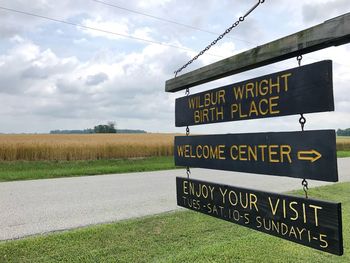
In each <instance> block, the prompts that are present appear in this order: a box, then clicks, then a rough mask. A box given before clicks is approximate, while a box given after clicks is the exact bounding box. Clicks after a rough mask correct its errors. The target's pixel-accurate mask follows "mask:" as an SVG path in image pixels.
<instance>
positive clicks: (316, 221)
mask: <svg viewBox="0 0 350 263" xmlns="http://www.w3.org/2000/svg"><path fill="white" fill-rule="evenodd" d="M309 207H311V208H313V209H314V214H315V224H316V226H318V214H317V210H318V209H322V207H321V206H317V205H309Z"/></svg>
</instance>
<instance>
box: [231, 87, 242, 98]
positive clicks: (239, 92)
mask: <svg viewBox="0 0 350 263" xmlns="http://www.w3.org/2000/svg"><path fill="white" fill-rule="evenodd" d="M243 90H244V88H243V87H241V86H238V87H234V88H233V93H234V95H235V98H236V100H241V99H243Z"/></svg>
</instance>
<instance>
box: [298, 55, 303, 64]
mask: <svg viewBox="0 0 350 263" xmlns="http://www.w3.org/2000/svg"><path fill="white" fill-rule="evenodd" d="M302 59H303V56H302V55H299V56H297V61H298V65H299V67H300V66H301V60H302Z"/></svg>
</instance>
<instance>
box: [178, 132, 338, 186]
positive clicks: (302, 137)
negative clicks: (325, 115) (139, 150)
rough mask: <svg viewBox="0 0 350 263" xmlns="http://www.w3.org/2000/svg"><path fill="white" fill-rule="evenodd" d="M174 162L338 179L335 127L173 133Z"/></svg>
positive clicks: (252, 171) (330, 179) (317, 178)
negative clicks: (210, 133) (184, 134)
mask: <svg viewBox="0 0 350 263" xmlns="http://www.w3.org/2000/svg"><path fill="white" fill-rule="evenodd" d="M174 156H175V165H177V166H189V167H200V168H209V169H218V170H227V171H238V172H247V173H258V174H269V175H275V176H288V177H295V178H305V179H313V180H321V181H328V182H337V181H338V170H337V156H336V141H335V131H334V130H319V131H303V132H268V133H246V134H224V135H200V136H176V137H175V148H174Z"/></svg>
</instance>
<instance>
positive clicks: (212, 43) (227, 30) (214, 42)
mask: <svg viewBox="0 0 350 263" xmlns="http://www.w3.org/2000/svg"><path fill="white" fill-rule="evenodd" d="M264 2H265V0H259V1H258V2H257V3H256V4H255V5H254V6H253V7H252V8H250V9H249V10H248V11H247V12H246V13H245V14H244V15H243V16H241V17H240V18H239V19H238V20H237V21H236V22H234V23H233V24H232V25H231V26H230V27H229V28H227V29H226V30H225V32H224V33H222V34H221V35H219V36H218V37H217V38H216V39H215V40H214V41H213V42H211V43H210V44H209V45H208V46H206V47H205V48H204V49H203V50H202V51H201V52H199V53H198V54H197V55H196V56H194V57H193V58H192V59H191V60H190V61H188V62H187V63H186V64H185V65H183V66H182V67H181V68H179V69H178V70H176V71H174V73H175V77H176V76H177V74H178V73H180V72H181V71H182V70H183V69H185V68H186V67H187V66H188V65H190V64H191V63H192V62H193V61H195V60H197V59H198V58H199V57H200V56H201V55H203V54H204V53H205V52H206V51H208V50H209V49H210V48H211V47H212V46H214V45H215V44H216V43H217V42H218V41H219V40H221V39H222V38H223V37H224V36H225V35H226V34H228V33H230V32H231V30H232V29H234V28H235V27H237V26H238V25H239V24H240V23H241V22H243V21H244V19H245V18H246V17H247V16H248V15H249V14H250V13H251V12H253V11H254V9H255V8H257V7H258V6H259V5H260V4H262V3H264Z"/></svg>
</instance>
